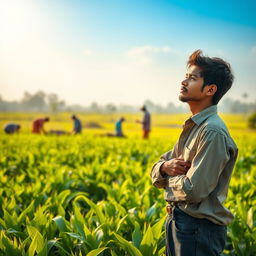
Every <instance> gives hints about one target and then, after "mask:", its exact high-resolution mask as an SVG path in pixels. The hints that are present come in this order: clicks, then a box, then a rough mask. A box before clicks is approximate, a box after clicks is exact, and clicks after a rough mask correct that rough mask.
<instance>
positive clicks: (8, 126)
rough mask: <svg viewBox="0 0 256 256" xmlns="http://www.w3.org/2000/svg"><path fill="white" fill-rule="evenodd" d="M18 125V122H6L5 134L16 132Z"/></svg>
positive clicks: (18, 129) (18, 128)
mask: <svg viewBox="0 0 256 256" xmlns="http://www.w3.org/2000/svg"><path fill="white" fill-rule="evenodd" d="M20 127H21V126H20V125H19V124H12V123H11V124H6V125H5V127H4V132H5V133H6V134H13V133H18V132H19V131H20Z"/></svg>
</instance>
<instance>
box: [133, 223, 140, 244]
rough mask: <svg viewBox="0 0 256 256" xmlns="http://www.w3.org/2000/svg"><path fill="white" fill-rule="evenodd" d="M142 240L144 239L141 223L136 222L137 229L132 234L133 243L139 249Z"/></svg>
mask: <svg viewBox="0 0 256 256" xmlns="http://www.w3.org/2000/svg"><path fill="white" fill-rule="evenodd" d="M141 239H142V232H141V230H140V225H139V223H138V222H137V221H136V222H135V228H134V231H133V233H132V241H133V244H134V245H135V246H136V247H137V248H139V247H140V243H141Z"/></svg>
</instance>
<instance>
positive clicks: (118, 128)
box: [116, 117, 125, 137]
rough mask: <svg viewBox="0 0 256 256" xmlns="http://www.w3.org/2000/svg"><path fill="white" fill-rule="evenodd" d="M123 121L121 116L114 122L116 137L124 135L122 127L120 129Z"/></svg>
mask: <svg viewBox="0 0 256 256" xmlns="http://www.w3.org/2000/svg"><path fill="white" fill-rule="evenodd" d="M124 121H125V118H124V117H121V118H120V119H119V120H118V121H117V122H116V136H117V137H125V135H124V134H123V129H122V124H123V122H124Z"/></svg>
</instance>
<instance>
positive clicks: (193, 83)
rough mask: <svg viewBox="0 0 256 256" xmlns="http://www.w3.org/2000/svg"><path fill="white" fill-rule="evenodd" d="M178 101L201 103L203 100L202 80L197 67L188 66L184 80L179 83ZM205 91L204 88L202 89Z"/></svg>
mask: <svg viewBox="0 0 256 256" xmlns="http://www.w3.org/2000/svg"><path fill="white" fill-rule="evenodd" d="M181 84H182V86H181V88H180V94H179V100H180V101H182V102H189V101H201V100H203V99H205V97H206V96H205V94H204V90H203V91H202V86H203V84H204V79H203V77H201V70H200V68H199V67H197V66H194V65H192V66H190V67H189V68H188V72H187V74H186V78H185V80H183V81H182V82H181ZM204 89H205V88H204Z"/></svg>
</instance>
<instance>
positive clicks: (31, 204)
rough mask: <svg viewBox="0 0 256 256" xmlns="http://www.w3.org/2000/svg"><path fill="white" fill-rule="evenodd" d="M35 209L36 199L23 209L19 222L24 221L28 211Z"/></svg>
mask: <svg viewBox="0 0 256 256" xmlns="http://www.w3.org/2000/svg"><path fill="white" fill-rule="evenodd" d="M33 210H34V200H32V201H31V203H30V204H29V206H28V207H27V208H26V209H25V210H24V211H22V213H21V214H20V215H19V217H18V222H19V223H22V222H24V220H25V218H26V216H27V215H28V213H29V212H31V211H33Z"/></svg>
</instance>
